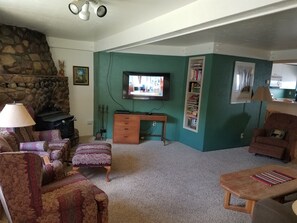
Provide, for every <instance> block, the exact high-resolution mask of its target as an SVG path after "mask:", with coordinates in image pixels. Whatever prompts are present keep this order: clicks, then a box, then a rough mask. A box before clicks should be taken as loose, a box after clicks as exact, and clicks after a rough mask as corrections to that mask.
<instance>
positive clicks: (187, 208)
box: [0, 137, 292, 223]
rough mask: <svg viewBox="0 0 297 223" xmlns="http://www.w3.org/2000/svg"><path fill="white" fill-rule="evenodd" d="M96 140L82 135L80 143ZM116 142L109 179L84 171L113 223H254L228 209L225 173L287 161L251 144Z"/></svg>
mask: <svg viewBox="0 0 297 223" xmlns="http://www.w3.org/2000/svg"><path fill="white" fill-rule="evenodd" d="M92 140H93V137H91V138H90V137H83V138H81V140H80V142H81V143H82V142H90V141H92ZM108 142H109V141H108ZM112 146H113V147H112V153H113V164H112V171H111V182H110V183H107V182H105V170H104V169H103V168H102V169H99V168H97V169H82V170H81V172H82V173H83V174H84V175H85V176H87V177H88V178H89V179H90V180H91V181H92V182H93V183H94V184H96V185H97V186H98V187H100V188H101V189H103V190H104V191H105V192H106V193H107V194H108V197H109V222H110V223H245V222H250V221H251V218H250V216H249V215H247V214H244V213H239V212H235V211H231V210H226V209H224V208H223V194H224V191H223V190H222V188H221V187H220V185H219V178H220V175H221V174H223V173H227V172H233V171H237V170H241V169H246V168H250V167H255V166H260V165H265V164H280V165H284V164H283V163H282V162H280V161H278V160H274V159H270V158H267V157H261V156H254V155H252V154H249V153H248V152H247V147H243V148H235V149H226V150H220V151H213V152H200V151H197V150H194V149H192V148H190V147H188V146H185V145H183V144H181V143H178V142H172V143H169V145H167V146H163V143H162V142H160V141H146V142H143V143H141V144H139V145H121V144H113V145H112ZM73 152H74V150H73V151H72V154H73ZM290 165H292V164H290ZM233 202H237V203H238V202H239V203H241V202H242V201H241V200H238V199H233ZM0 222H5V221H3V220H2V221H1V220H0Z"/></svg>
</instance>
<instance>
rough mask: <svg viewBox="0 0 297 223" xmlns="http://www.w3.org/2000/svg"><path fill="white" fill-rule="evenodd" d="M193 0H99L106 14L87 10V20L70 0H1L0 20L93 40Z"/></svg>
mask: <svg viewBox="0 0 297 223" xmlns="http://www.w3.org/2000/svg"><path fill="white" fill-rule="evenodd" d="M194 1H195V0H173V1H172V0H161V1H160V0H101V1H100V2H101V3H102V4H103V5H105V6H106V8H107V14H106V16H105V17H103V18H98V17H96V16H95V14H94V13H93V11H91V10H90V20H89V21H83V20H81V19H79V17H78V16H75V15H73V14H72V13H71V12H70V11H69V9H68V4H69V3H70V2H72V0H48V1H46V0H0V23H4V24H8V25H15V26H21V27H22V26H23V27H27V28H30V29H33V30H38V31H40V32H42V33H45V34H46V35H48V36H53V37H58V38H65V39H73V40H84V41H96V40H98V39H103V38H105V37H107V36H110V35H112V34H115V33H118V32H121V31H123V30H125V29H128V28H131V27H133V26H136V25H138V24H141V23H144V22H145V21H147V20H151V19H153V18H155V17H158V16H160V15H163V14H165V13H168V12H170V11H172V10H175V9H178V8H180V7H182V6H184V5H186V4H189V3H191V2H194Z"/></svg>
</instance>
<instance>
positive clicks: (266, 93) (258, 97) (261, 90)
mask: <svg viewBox="0 0 297 223" xmlns="http://www.w3.org/2000/svg"><path fill="white" fill-rule="evenodd" d="M252 100H253V101H260V111H259V116H258V124H257V127H258V128H259V127H260V118H261V112H262V103H263V101H266V102H269V101H272V97H271V94H270V90H269V88H268V87H267V86H261V87H258V88H257V90H256V92H255V94H254V96H253V97H252Z"/></svg>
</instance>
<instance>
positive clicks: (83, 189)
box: [0, 152, 108, 223]
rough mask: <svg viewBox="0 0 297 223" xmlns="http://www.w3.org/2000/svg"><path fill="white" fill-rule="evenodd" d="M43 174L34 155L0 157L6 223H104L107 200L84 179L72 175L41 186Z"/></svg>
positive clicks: (75, 174) (4, 154)
mask: <svg viewBox="0 0 297 223" xmlns="http://www.w3.org/2000/svg"><path fill="white" fill-rule="evenodd" d="M44 171H45V172H47V168H42V159H41V158H40V156H38V155H37V154H33V153H22V152H14V153H1V154H0V198H1V202H2V205H3V208H4V210H5V213H6V215H7V218H8V220H9V221H10V222H13V223H24V222H30V223H35V222H36V223H38V222H41V223H80V222H89V223H93V222H94V223H107V222H108V197H107V195H106V194H105V193H104V192H103V191H102V190H100V189H99V188H97V187H96V186H95V185H93V184H92V183H91V182H90V181H89V180H88V179H87V178H85V177H84V176H82V175H81V174H79V173H77V172H76V173H73V174H72V175H69V176H66V177H62V178H60V179H56V177H53V180H54V181H51V179H48V181H49V182H44V180H43V182H44V183H47V184H45V185H42V183H41V182H42V176H44Z"/></svg>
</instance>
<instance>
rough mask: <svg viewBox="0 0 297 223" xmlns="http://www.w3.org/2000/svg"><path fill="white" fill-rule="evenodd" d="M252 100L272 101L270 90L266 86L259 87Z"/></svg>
mask: <svg viewBox="0 0 297 223" xmlns="http://www.w3.org/2000/svg"><path fill="white" fill-rule="evenodd" d="M252 100H253V101H272V97H271V93H270V91H269V88H268V87H265V86H261V87H258V88H257V90H256V92H255V94H254V96H253V97H252Z"/></svg>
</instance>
